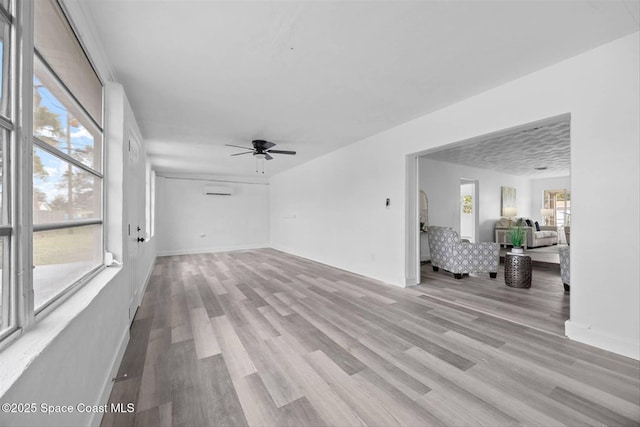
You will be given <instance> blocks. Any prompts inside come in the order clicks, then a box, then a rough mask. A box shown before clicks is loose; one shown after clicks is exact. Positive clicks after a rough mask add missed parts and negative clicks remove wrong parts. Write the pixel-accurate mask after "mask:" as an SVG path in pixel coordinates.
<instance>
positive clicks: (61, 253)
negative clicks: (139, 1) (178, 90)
mask: <svg viewBox="0 0 640 427" xmlns="http://www.w3.org/2000/svg"><path fill="white" fill-rule="evenodd" d="M33 69H34V75H33V265H34V270H33V292H34V304H33V306H34V309H35V312H36V313H37V312H38V311H40V310H41V309H43V308H45V307H46V306H47V305H49V304H50V303H51V302H53V301H55V299H56V298H57V297H59V296H60V295H62V294H63V293H64V292H65V291H67V290H68V289H70V288H71V287H73V286H74V285H75V284H76V283H78V282H79V280H81V279H82V278H84V277H85V276H87V275H88V274H90V273H92V272H93V271H95V270H96V269H97V268H99V267H100V266H101V265H102V257H103V252H104V251H103V238H102V236H103V232H102V184H103V176H102V85H101V84H100V80H99V79H98V76H97V75H96V73H95V71H94V70H93V68H92V67H91V64H90V62H89V60H88V59H87V57H86V55H85V54H84V51H83V49H82V47H81V46H80V43H79V42H78V40H77V39H76V37H75V34H74V33H73V30H72V29H71V26H70V25H69V23H68V21H67V20H66V18H65V16H64V13H63V12H62V10H61V9H60V7H59V5H58V3H57V2H55V1H53V0H40V1H37V2H34V65H33Z"/></svg>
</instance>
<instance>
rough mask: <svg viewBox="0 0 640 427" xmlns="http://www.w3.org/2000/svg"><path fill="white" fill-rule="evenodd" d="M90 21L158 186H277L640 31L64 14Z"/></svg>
mask: <svg viewBox="0 0 640 427" xmlns="http://www.w3.org/2000/svg"><path fill="white" fill-rule="evenodd" d="M80 1H81V2H82V3H83V4H82V6H81V7H82V8H84V10H85V11H88V14H89V16H90V17H91V18H92V20H93V21H94V22H93V27H94V30H95V33H96V35H97V37H98V38H99V40H100V42H101V44H102V45H103V48H104V51H105V54H106V56H107V58H108V61H109V62H110V64H111V66H112V69H113V70H114V72H115V75H116V79H117V80H118V81H119V82H120V83H122V84H123V85H124V87H125V91H126V93H127V95H128V97H129V100H130V102H131V105H132V107H133V110H134V113H135V115H136V118H137V121H138V124H139V126H140V129H141V131H142V134H143V137H144V139H145V144H146V147H147V151H148V153H149V155H150V158H151V160H152V162H153V164H154V167H155V168H156V170H158V171H159V173H161V174H162V173H194V174H225V175H250V174H255V160H254V159H253V158H252V156H250V155H246V156H238V157H230V154H232V153H235V152H237V151H236V150H235V149H233V148H230V147H225V146H224V144H236V145H247V144H249V143H250V141H251V140H253V139H266V140H269V141H273V142H275V143H277V144H278V146H277V147H276V148H277V149H283V150H296V151H297V152H298V155H297V156H295V157H292V156H275V159H274V160H271V161H268V162H266V163H265V175H267V176H269V175H272V174H274V173H277V172H279V171H282V170H284V169H287V168H290V167H293V166H295V165H297V164H300V163H302V162H304V161H308V160H310V159H312V158H314V157H317V156H319V155H322V154H324V153H327V152H329V151H332V150H335V149H337V148H339V147H341V146H344V145H346V144H349V143H353V142H355V141H358V140H360V139H362V138H365V137H367V136H370V135H372V134H375V133H377V132H380V131H382V130H385V129H388V128H390V127H393V126H395V125H398V124H401V123H403V122H406V121H408V120H411V119H413V118H415V117H418V116H420V115H423V114H425V113H428V112H431V111H435V110H437V109H439V108H442V107H444V106H446V105H449V104H452V103H454V102H457V101H459V100H462V99H465V98H467V97H469V96H471V95H474V94H477V93H480V92H482V91H485V90H487V89H490V88H492V87H495V86H499V85H501V84H503V83H504V82H506V81H509V80H512V79H514V78H517V77H519V76H522V75H526V74H528V73H531V72H533V71H535V70H538V69H540V68H543V67H545V66H548V65H551V64H553V63H556V62H558V61H560V60H562V59H564V58H567V57H570V56H573V55H576V54H578V53H581V52H583V51H586V50H589V49H591V48H593V47H595V46H598V45H600V44H603V43H606V42H608V41H611V40H613V39H616V38H619V37H621V36H623V35H626V34H630V33H632V32H634V31H638V27H639V25H638V16H639V14H640V13H639V9H640V6H639V3H638V1H637V0H624V1H620V2H619V1H513V2H506V1H491V2H489V1H478V0H476V1H455V2H454V1H406V2H405V1H341V2H331V1H304V2H303V1H284V2H272V1H259V2H248V1H233V2H222V1H131V0H129V1H112V0H90V1H87V0H67V1H66V3H68V4H70V6H73V4H74V3H78V2H80Z"/></svg>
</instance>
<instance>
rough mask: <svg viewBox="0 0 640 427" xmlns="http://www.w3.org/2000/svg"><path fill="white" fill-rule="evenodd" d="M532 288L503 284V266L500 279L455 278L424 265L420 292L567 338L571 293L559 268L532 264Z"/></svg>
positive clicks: (500, 270) (479, 276)
mask: <svg viewBox="0 0 640 427" xmlns="http://www.w3.org/2000/svg"><path fill="white" fill-rule="evenodd" d="M532 264H533V268H532V280H531V282H532V283H531V288H529V289H524V288H510V287H509V286H507V285H505V282H504V264H503V263H501V264H500V268H499V271H498V277H497V278H495V279H491V278H489V274H476V275H474V277H463V278H462V279H460V280H456V279H454V278H453V275H452V274H451V273H447V272H445V271H442V269H441V270H440V271H438V272H434V271H433V269H432V268H431V264H429V263H427V264H423V265H422V269H421V280H420V282H421V283H420V285H418V287H417V290H419V291H420V292H422V293H424V294H425V295H429V296H431V297H433V298H435V299H438V300H441V301H443V302H445V303H454V304H457V305H458V306H460V307H462V308H470V309H473V310H474V311H480V312H483V313H486V314H491V315H493V316H496V317H500V318H503V319H507V320H510V321H512V322H515V323H519V324H522V325H527V326H531V327H533V328H536V329H540V330H542V331H546V332H550V333H554V334H557V335H560V336H564V322H565V321H566V320H567V319H569V298H570V296H569V294H568V293H566V292H565V291H564V287H563V286H562V280H561V279H560V265H559V264H553V263H547V262H537V261H533V263H532Z"/></svg>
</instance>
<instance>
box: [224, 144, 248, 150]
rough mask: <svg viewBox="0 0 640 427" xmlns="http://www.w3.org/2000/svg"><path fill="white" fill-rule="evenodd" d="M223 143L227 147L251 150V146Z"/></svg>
mask: <svg viewBox="0 0 640 427" xmlns="http://www.w3.org/2000/svg"><path fill="white" fill-rule="evenodd" d="M224 145H226V146H227V147H236V148H244V149H245V150H253V148H251V147H243V146H241V145H231V144H224Z"/></svg>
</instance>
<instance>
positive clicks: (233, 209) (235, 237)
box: [156, 177, 270, 255]
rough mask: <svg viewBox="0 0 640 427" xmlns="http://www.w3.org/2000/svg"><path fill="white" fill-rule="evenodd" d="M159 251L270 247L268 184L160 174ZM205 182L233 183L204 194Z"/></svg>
mask: <svg viewBox="0 0 640 427" xmlns="http://www.w3.org/2000/svg"><path fill="white" fill-rule="evenodd" d="M156 185H157V188H158V192H159V200H158V203H159V217H158V221H159V222H158V227H157V228H156V230H157V233H158V237H159V240H158V254H159V255H175V254H188V253H199V252H217V251H228V250H236V249H250V248H262V247H267V246H269V226H270V221H269V186H268V185H265V184H264V183H244V182H233V183H229V182H212V181H205V180H194V179H179V178H162V177H158V178H157V181H156ZM205 185H219V186H226V187H232V188H233V190H234V193H233V195H231V196H212V195H205V194H204V191H203V188H204V186H205Z"/></svg>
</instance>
